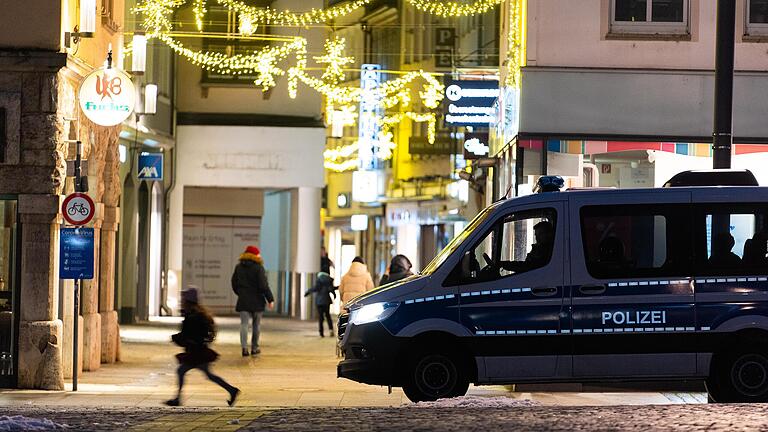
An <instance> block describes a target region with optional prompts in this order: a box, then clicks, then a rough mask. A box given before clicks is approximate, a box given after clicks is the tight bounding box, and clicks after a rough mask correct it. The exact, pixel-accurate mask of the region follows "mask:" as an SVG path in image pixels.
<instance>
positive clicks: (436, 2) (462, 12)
mask: <svg viewBox="0 0 768 432" xmlns="http://www.w3.org/2000/svg"><path fill="white" fill-rule="evenodd" d="M406 1H407V2H408V3H410V4H411V5H413V7H415V8H416V9H418V10H420V11H422V12H426V13H428V14H432V15H437V16H440V17H443V18H451V17H465V16H472V15H479V14H483V13H486V12H488V11H490V10H491V9H493V8H495V7H496V6H498V5H500V4H502V3H504V2H505V1H507V0H475V1H474V2H472V3H469V4H467V3H460V2H457V1H444V0H406Z"/></svg>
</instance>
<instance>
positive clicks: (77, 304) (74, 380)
mask: <svg viewBox="0 0 768 432" xmlns="http://www.w3.org/2000/svg"><path fill="white" fill-rule="evenodd" d="M79 321H80V280H79V279H75V318H74V326H73V328H74V345H73V348H72V391H77V360H78V355H77V348H78V342H79V339H80V338H79V337H78V336H79V335H78V331H79V327H80V325H79V324H80V323H79Z"/></svg>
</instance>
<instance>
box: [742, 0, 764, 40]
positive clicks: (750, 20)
mask: <svg viewBox="0 0 768 432" xmlns="http://www.w3.org/2000/svg"><path fill="white" fill-rule="evenodd" d="M746 17H747V34H749V35H759V36H768V0H748V1H747V13H746Z"/></svg>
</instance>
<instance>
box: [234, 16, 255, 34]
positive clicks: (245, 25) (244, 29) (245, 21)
mask: <svg viewBox="0 0 768 432" xmlns="http://www.w3.org/2000/svg"><path fill="white" fill-rule="evenodd" d="M238 21H239V22H238V25H237V31H239V32H240V34H241V35H243V36H252V35H253V34H254V33H256V29H257V28H258V27H259V25H258V24H257V23H256V22H255V21H256V20H254V19H253V17H252V16H251V15H250V14H248V13H245V12H241V13H240V16H239V17H238Z"/></svg>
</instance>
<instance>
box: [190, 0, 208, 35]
mask: <svg viewBox="0 0 768 432" xmlns="http://www.w3.org/2000/svg"><path fill="white" fill-rule="evenodd" d="M207 12H208V9H206V8H205V0H195V3H194V4H193V5H192V13H193V14H194V15H195V24H196V25H197V31H203V18H205V14H206V13H207Z"/></svg>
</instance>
